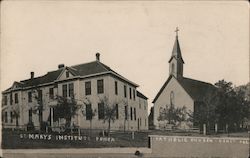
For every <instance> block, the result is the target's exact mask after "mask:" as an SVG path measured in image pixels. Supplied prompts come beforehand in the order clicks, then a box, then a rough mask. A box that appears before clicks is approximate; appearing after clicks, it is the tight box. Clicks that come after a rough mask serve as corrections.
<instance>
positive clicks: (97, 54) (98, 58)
mask: <svg viewBox="0 0 250 158" xmlns="http://www.w3.org/2000/svg"><path fill="white" fill-rule="evenodd" d="M95 56H96V61H100V53H98V52H97V53H96V54H95Z"/></svg>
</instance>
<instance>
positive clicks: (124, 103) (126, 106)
mask: <svg viewBox="0 0 250 158" xmlns="http://www.w3.org/2000/svg"><path fill="white" fill-rule="evenodd" d="M122 104H123V105H124V113H123V118H124V122H123V132H125V131H126V122H127V121H128V118H129V117H130V115H129V112H128V101H125V100H123V101H122Z"/></svg>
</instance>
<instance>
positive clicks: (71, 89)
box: [69, 83, 74, 98]
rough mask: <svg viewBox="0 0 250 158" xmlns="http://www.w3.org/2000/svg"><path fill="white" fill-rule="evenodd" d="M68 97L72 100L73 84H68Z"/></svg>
mask: <svg viewBox="0 0 250 158" xmlns="http://www.w3.org/2000/svg"><path fill="white" fill-rule="evenodd" d="M69 97H71V98H74V84H73V83H70V84H69Z"/></svg>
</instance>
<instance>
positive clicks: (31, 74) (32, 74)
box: [30, 71, 35, 79]
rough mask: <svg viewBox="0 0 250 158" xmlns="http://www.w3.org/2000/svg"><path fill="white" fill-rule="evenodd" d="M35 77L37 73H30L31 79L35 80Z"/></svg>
mask: <svg viewBox="0 0 250 158" xmlns="http://www.w3.org/2000/svg"><path fill="white" fill-rule="evenodd" d="M34 75H35V73H34V72H33V71H32V72H30V78H31V79H33V78H34Z"/></svg>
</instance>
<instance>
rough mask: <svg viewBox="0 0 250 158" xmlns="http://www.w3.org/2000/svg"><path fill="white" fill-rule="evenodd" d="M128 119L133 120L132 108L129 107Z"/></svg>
mask: <svg viewBox="0 0 250 158" xmlns="http://www.w3.org/2000/svg"><path fill="white" fill-rule="evenodd" d="M130 120H133V108H132V107H130Z"/></svg>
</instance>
